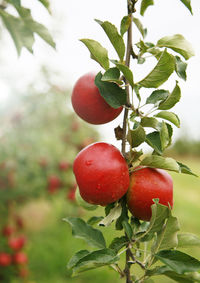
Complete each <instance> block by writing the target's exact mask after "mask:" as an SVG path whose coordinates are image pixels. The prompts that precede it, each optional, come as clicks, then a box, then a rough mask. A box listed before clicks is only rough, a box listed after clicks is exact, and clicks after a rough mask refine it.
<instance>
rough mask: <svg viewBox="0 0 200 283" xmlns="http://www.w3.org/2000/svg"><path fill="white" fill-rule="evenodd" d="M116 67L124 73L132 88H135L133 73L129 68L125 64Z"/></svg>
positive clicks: (118, 64) (117, 64)
mask: <svg viewBox="0 0 200 283" xmlns="http://www.w3.org/2000/svg"><path fill="white" fill-rule="evenodd" d="M116 66H117V68H118V69H119V70H120V71H121V72H122V73H123V75H124V77H125V78H126V80H127V81H128V82H129V84H130V86H131V87H132V88H133V87H134V82H133V73H132V71H131V70H130V69H129V67H128V66H126V65H124V64H120V63H116Z"/></svg>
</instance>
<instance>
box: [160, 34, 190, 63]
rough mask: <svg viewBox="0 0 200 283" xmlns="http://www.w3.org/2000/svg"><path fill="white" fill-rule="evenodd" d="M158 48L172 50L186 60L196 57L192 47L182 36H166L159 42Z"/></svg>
mask: <svg viewBox="0 0 200 283" xmlns="http://www.w3.org/2000/svg"><path fill="white" fill-rule="evenodd" d="M157 46H158V47H167V48H170V49H172V50H174V51H175V52H177V53H179V54H180V55H182V56H183V57H184V58H185V59H186V60H188V59H189V58H190V57H192V56H194V55H195V54H194V50H193V48H192V45H191V44H190V43H189V42H188V41H187V40H186V39H185V38H184V37H183V36H182V35H181V34H175V35H172V36H165V37H163V38H161V39H159V40H158V42H157Z"/></svg>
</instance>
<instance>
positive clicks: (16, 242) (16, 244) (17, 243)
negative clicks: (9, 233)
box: [8, 236, 26, 251]
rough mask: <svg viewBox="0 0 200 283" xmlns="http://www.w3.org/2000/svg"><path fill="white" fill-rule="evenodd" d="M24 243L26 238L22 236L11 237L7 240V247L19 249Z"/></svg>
mask: <svg viewBox="0 0 200 283" xmlns="http://www.w3.org/2000/svg"><path fill="white" fill-rule="evenodd" d="M25 243H26V238H25V237H24V236H20V237H15V238H11V239H9V241H8V245H9V247H10V248H11V249H12V250H14V251H17V250H21V249H22V248H23V247H24V245H25Z"/></svg>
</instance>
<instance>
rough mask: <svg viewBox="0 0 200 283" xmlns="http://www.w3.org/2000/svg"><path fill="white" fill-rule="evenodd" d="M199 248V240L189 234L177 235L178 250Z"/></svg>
mask: <svg viewBox="0 0 200 283" xmlns="http://www.w3.org/2000/svg"><path fill="white" fill-rule="evenodd" d="M189 247H200V238H199V237H198V236H197V235H195V234H191V233H181V234H178V248H189Z"/></svg>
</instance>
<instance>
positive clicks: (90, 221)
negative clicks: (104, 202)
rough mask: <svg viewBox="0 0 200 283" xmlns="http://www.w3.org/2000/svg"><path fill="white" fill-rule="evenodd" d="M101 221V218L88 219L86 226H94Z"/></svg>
mask: <svg viewBox="0 0 200 283" xmlns="http://www.w3.org/2000/svg"><path fill="white" fill-rule="evenodd" d="M102 219H103V216H92V217H90V218H89V219H88V221H87V224H89V225H94V224H96V223H99V222H100V221H101V220H102Z"/></svg>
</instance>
